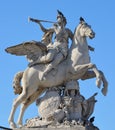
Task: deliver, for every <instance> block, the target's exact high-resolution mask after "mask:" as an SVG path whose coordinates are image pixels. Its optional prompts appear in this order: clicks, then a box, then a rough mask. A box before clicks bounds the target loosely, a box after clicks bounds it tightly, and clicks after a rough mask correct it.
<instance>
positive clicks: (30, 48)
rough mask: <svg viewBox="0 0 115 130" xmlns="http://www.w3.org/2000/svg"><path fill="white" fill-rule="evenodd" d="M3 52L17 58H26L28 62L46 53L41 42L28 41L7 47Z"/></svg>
mask: <svg viewBox="0 0 115 130" xmlns="http://www.w3.org/2000/svg"><path fill="white" fill-rule="evenodd" d="M5 51H6V52H7V53H10V54H13V55H17V56H26V57H27V59H28V60H33V61H34V60H36V59H37V58H38V57H39V56H41V55H43V53H44V52H46V51H47V47H46V46H45V45H44V44H42V43H41V42H37V41H28V42H23V43H21V44H18V45H15V46H11V47H8V48H6V49H5Z"/></svg>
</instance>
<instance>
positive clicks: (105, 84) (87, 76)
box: [81, 71, 108, 96]
mask: <svg viewBox="0 0 115 130" xmlns="http://www.w3.org/2000/svg"><path fill="white" fill-rule="evenodd" d="M99 72H100V74H101V76H102V81H103V88H102V90H101V92H102V94H103V95H104V96H106V95H107V90H108V82H107V80H106V78H105V76H104V74H103V72H102V71H99ZM94 77H96V75H95V73H94V71H87V72H86V73H85V74H84V75H83V76H82V78H81V80H86V79H90V78H94Z"/></svg>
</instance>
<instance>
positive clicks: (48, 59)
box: [28, 50, 56, 67]
mask: <svg viewBox="0 0 115 130" xmlns="http://www.w3.org/2000/svg"><path fill="white" fill-rule="evenodd" d="M55 53H56V52H54V50H50V51H49V52H48V53H47V55H44V56H42V57H39V58H38V59H37V60H36V61H34V62H31V63H29V64H28V66H29V67H32V66H34V65H37V64H41V63H44V64H45V63H49V62H51V61H52V60H53V58H54V56H55Z"/></svg>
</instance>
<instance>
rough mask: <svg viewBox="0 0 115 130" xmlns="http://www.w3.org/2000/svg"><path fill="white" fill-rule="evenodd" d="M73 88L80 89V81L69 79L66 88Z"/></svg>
mask: <svg viewBox="0 0 115 130" xmlns="http://www.w3.org/2000/svg"><path fill="white" fill-rule="evenodd" d="M71 89H74V90H79V83H78V81H73V80H72V81H69V82H67V83H66V90H71Z"/></svg>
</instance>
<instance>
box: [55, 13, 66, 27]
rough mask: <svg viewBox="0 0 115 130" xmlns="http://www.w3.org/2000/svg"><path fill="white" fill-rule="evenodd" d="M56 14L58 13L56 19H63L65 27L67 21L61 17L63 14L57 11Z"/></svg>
mask: <svg viewBox="0 0 115 130" xmlns="http://www.w3.org/2000/svg"><path fill="white" fill-rule="evenodd" d="M57 12H58V14H57V19H58V18H59V17H61V18H62V19H63V22H64V25H66V24H67V20H66V18H65V16H64V15H63V13H62V12H61V11H59V10H57Z"/></svg>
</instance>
